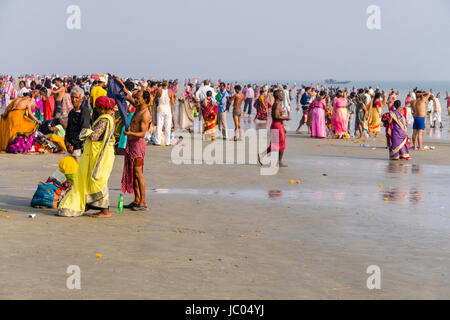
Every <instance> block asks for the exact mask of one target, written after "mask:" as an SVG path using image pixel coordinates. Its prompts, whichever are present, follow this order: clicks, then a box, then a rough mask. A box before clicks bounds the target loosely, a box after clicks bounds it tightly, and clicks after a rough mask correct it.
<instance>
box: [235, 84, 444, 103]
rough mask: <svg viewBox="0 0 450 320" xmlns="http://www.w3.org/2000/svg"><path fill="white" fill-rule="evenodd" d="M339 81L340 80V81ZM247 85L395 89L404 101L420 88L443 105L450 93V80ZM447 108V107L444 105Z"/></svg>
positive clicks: (386, 90) (387, 90)
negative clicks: (439, 97) (447, 92)
mask: <svg viewBox="0 0 450 320" xmlns="http://www.w3.org/2000/svg"><path fill="white" fill-rule="evenodd" d="M338 81H339V79H338ZM240 82H245V83H254V84H257V85H263V84H269V85H272V84H286V83H287V84H289V86H293V85H296V86H297V87H301V86H302V85H311V84H314V85H316V84H319V85H322V84H323V85H326V86H328V87H330V86H332V87H340V88H342V89H343V88H347V89H352V88H356V89H358V88H368V87H372V88H376V87H379V88H380V89H381V90H384V91H385V92H389V90H390V89H394V90H396V91H399V92H400V98H401V99H402V100H404V99H405V98H406V95H407V94H408V92H410V91H412V90H413V89H414V88H416V87H417V88H418V89H419V90H427V91H428V90H432V91H433V93H436V94H437V93H438V92H440V93H441V100H442V101H441V103H442V102H443V101H444V100H443V98H445V92H446V91H449V92H450V80H447V81H422V80H417V81H416V80H408V81H377V80H358V81H351V82H350V83H347V84H340V85H327V84H325V82H324V80H262V81H261V80H258V81H254V80H248V81H240ZM443 106H446V105H443Z"/></svg>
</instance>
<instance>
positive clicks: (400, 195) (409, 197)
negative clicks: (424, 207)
mask: <svg viewBox="0 0 450 320" xmlns="http://www.w3.org/2000/svg"><path fill="white" fill-rule="evenodd" d="M381 198H382V199H383V200H386V199H387V201H391V202H396V203H406V202H407V201H409V202H410V203H412V204H420V203H422V202H423V192H422V190H421V189H420V188H418V187H411V188H410V189H409V191H405V190H404V189H403V188H401V187H398V188H393V189H392V190H388V191H385V192H383V193H381Z"/></svg>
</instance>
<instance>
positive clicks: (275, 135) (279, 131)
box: [258, 89, 291, 168]
mask: <svg viewBox="0 0 450 320" xmlns="http://www.w3.org/2000/svg"><path fill="white" fill-rule="evenodd" d="M273 95H274V97H275V103H274V104H273V106H272V124H271V126H270V145H269V147H268V148H267V150H265V151H264V152H262V153H260V154H258V163H259V164H260V165H262V162H261V159H262V158H263V157H264V156H266V155H267V154H268V153H271V152H278V166H279V167H280V168H281V167H287V165H286V164H284V163H283V154H284V150H285V149H286V130H285V128H284V125H283V121H289V120H291V118H290V117H289V116H285V115H283V110H282V108H281V102H282V101H283V99H284V93H283V90H281V89H278V90H275V92H274V94H273Z"/></svg>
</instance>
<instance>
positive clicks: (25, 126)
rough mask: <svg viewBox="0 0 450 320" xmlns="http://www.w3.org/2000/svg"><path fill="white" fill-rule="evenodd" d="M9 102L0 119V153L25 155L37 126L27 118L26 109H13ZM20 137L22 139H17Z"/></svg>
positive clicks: (12, 102)
mask: <svg viewBox="0 0 450 320" xmlns="http://www.w3.org/2000/svg"><path fill="white" fill-rule="evenodd" d="M14 102H15V100H13V101H11V103H10V104H9V106H8V107H7V108H6V110H5V112H4V113H3V114H2V115H1V117H0V153H6V152H7V151H8V147H9V146H11V147H12V149H11V148H10V150H9V151H10V152H13V153H26V152H28V151H29V150H30V148H31V146H32V140H33V139H34V137H33V135H34V133H35V132H36V131H37V130H38V128H39V125H38V124H37V123H36V122H34V121H33V120H32V119H31V118H29V117H28V116H27V115H26V113H27V110H26V109H14V108H13V106H14ZM19 137H22V138H19Z"/></svg>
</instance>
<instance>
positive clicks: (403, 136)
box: [386, 100, 409, 160]
mask: <svg viewBox="0 0 450 320" xmlns="http://www.w3.org/2000/svg"><path fill="white" fill-rule="evenodd" d="M393 107H394V110H391V111H389V125H388V127H387V128H386V130H387V134H388V135H389V137H390V139H388V140H387V142H388V147H389V159H390V160H399V159H404V160H408V159H409V149H408V126H407V124H406V119H405V117H404V116H403V114H402V112H401V107H402V104H401V102H400V100H396V101H394V103H393Z"/></svg>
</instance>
